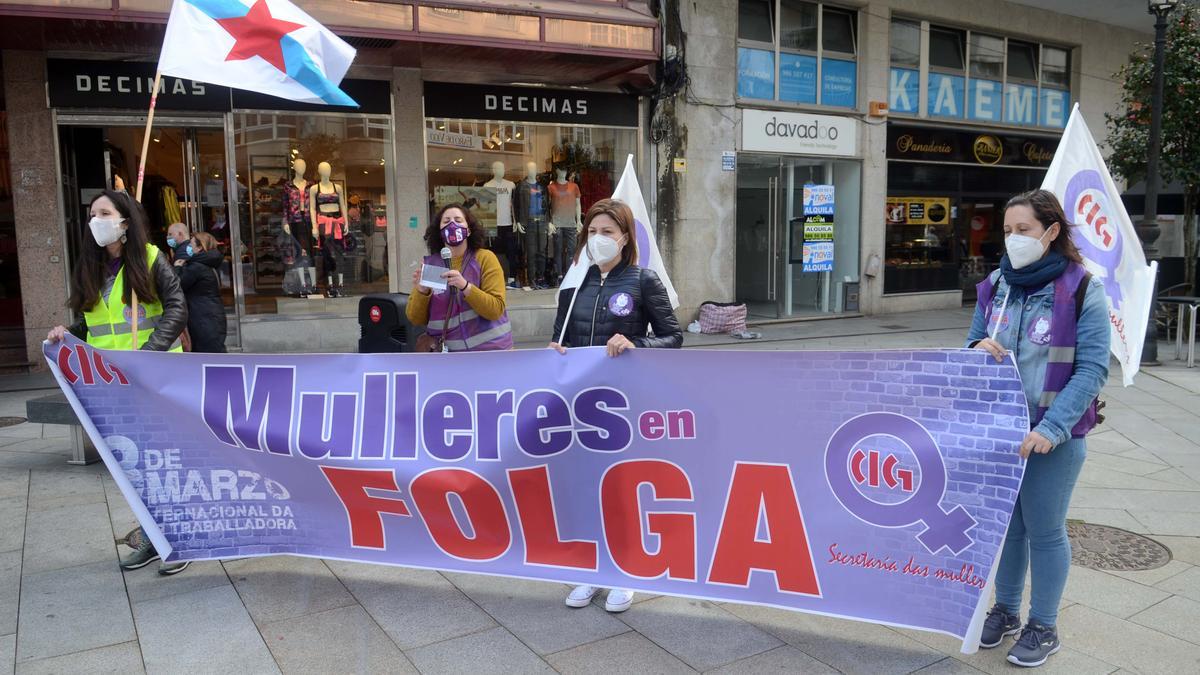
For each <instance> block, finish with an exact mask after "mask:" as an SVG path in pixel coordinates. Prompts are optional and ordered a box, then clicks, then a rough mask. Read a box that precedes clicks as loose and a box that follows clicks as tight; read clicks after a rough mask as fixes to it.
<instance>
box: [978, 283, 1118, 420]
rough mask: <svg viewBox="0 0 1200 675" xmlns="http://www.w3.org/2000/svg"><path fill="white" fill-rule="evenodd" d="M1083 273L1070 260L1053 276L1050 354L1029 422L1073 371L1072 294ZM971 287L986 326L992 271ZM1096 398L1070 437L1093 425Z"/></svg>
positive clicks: (1043, 413) (1038, 416)
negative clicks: (1033, 412) (1060, 271)
mask: <svg viewBox="0 0 1200 675" xmlns="http://www.w3.org/2000/svg"><path fill="white" fill-rule="evenodd" d="M1086 276H1087V270H1085V269H1084V268H1083V266H1082V265H1079V264H1077V263H1071V264H1070V265H1068V266H1067V271H1066V272H1063V273H1062V275H1061V276H1059V277H1058V278H1057V279H1055V280H1054V308H1053V309H1052V310H1051V315H1050V355H1049V359H1048V360H1047V363H1046V380H1045V382H1044V383H1043V384H1042V398H1041V400H1040V401H1038V406H1037V413H1036V414H1035V416H1034V420H1033V426H1036V425H1037V424H1038V422H1041V421H1042V418H1043V417H1045V416H1046V411H1047V410H1049V409H1050V406H1051V404H1053V403H1054V399H1055V398H1057V397H1058V394H1059V392H1061V391H1062V390H1063V387H1065V386H1067V382H1068V381H1070V379H1071V375H1072V374H1073V373H1074V372H1075V324H1076V317H1077V316H1078V312H1077V311H1076V308H1075V294H1076V291H1077V290H1078V288H1079V284H1081V283H1084V278H1085V277H1086ZM975 289H976V291H977V293H978V295H977V298H978V299H977V300H976V303H977V304H978V305H979V307H981V308H982V309H983V318H984V325H985V326H986V325H988V324H990V323H991V319H992V299H993V298H994V297H995V295H996V286H995V284H994V283H993V282H992V275H990V274H989V275H988V276H986V277H984V279H983V281H981V282H979V284H978V285H977V286H975ZM1099 400H1100V399H1098V398H1097V399H1095V400H1093V401H1092V403H1091V405H1089V406H1088V407H1087V410H1084V411H1083V416H1082V417H1080V418H1079V422H1077V423H1076V424H1075V426H1074V428H1072V429H1071V438H1083V437H1084V436H1087V434H1088V432H1089V431H1091V430H1092V429H1093V428H1094V427H1095V426H1096V404H1097V402H1098V401H1099Z"/></svg>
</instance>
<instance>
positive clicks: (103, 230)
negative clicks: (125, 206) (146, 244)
mask: <svg viewBox="0 0 1200 675" xmlns="http://www.w3.org/2000/svg"><path fill="white" fill-rule="evenodd" d="M123 222H125V219H124V218H92V219H91V221H89V222H88V227H90V228H91V229H92V237H94V238H95V239H96V243H97V244H99V245H101V246H108V245H109V244H111V243H114V242H116V241H117V240H119V239H120V238H121V237H123V236H125V228H123V227H121V223H123Z"/></svg>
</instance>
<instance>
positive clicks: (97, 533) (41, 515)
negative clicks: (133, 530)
mask: <svg viewBox="0 0 1200 675" xmlns="http://www.w3.org/2000/svg"><path fill="white" fill-rule="evenodd" d="M116 558H117V556H116V551H115V550H114V547H113V534H112V527H111V526H110V525H109V523H108V506H107V505H105V504H104V503H103V502H100V503H98V504H78V505H73V506H63V507H59V508H57V509H51V510H48V511H31V512H30V513H29V517H28V519H27V520H26V525H25V570H24V574H25V575H26V576H28V575H29V574H32V573H34V572H45V571H48V570H54V569H60V568H63V567H74V566H75V565H84V564H87V563H94V562H100V561H102V560H103V561H105V562H108V563H109V564H111V565H112V566H113V569H116V562H117V560H116Z"/></svg>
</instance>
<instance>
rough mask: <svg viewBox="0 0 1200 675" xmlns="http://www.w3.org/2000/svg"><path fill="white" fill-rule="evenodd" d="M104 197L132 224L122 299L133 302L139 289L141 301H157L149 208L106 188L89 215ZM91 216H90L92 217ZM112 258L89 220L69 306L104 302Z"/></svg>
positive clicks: (80, 310) (127, 237) (80, 307)
mask: <svg viewBox="0 0 1200 675" xmlns="http://www.w3.org/2000/svg"><path fill="white" fill-rule="evenodd" d="M101 197H107V198H108V200H109V201H111V202H112V203H113V206H115V207H116V209H117V213H120V214H121V217H122V218H124V219H125V223H126V225H127V226H128V227H127V229H126V230H125V246H124V248H123V249H122V250H121V258H122V260H121V262H122V263H123V264H124V267H125V282H124V286H125V288H124V292H123V293H122V296H121V300H122V301H124V303H125V305H126V306H129V305H131V304H133V303H132V299H131V295H130V292H131V291H133V290H136V291H137V294H138V302H157V301H158V295H157V294H156V293H155V291H154V284H152V283H151V282H150V266H149V265H148V264H147V261H146V220H147V219H146V211H145V209H143V208H142V205H141V204H139V203H137V202H135V201H134V200H133V197H130V196H129V194H128V193H126V192H117V191H116V190H104V191H103V192H101V193H100V194H98V195H96V197H95V198H94V199H92V202H91V204H89V205H88V213H89V214H90V213H91V206H92V204H95V203H96V200H98V199H100V198H101ZM90 218H91V216H90V215H89V220H90ZM108 261H109V256H108V250H107V249H106V248H105V247H103V246H100V245H99V244H97V243H96V239H95V238H94V237H92V233H91V228H90V227H89V226H88V225H87V224H86V223H85V224H84V230H83V237H82V242H81V244H80V246H79V259H78V260H76V261H75V275H74V278H73V279H72V281H71V297H70V299H68V300H67V307H70V308H71V310H73V311H75V312H78V313H83V312H86V311H88V310H90V309H91V308H93V307H95V306H96V303H97V302H99V301H100V289H101V288H103V287H104V280H105V279H106V278H107V277H108Z"/></svg>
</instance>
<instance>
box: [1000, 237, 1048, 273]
mask: <svg viewBox="0 0 1200 675" xmlns="http://www.w3.org/2000/svg"><path fill="white" fill-rule="evenodd" d="M1047 234H1050V230H1046V231H1045V232H1043V233H1042V236H1040V237H1038V238H1037V239H1034V238H1033V237H1030V236H1026V235H1024V234H1010V235H1008V236H1007V237H1005V238H1004V250H1005V251H1007V252H1008V262H1009V264H1011V265H1012V266H1013V269H1014V270H1019V269H1021V268H1022V267H1026V266H1028V265H1032V264H1033V263H1035V262H1037V261H1038V260H1040V259H1041V257H1042V256H1043V255H1044V254H1045V253H1046V249H1044V248H1042V240H1043V239H1045V238H1046V235H1047Z"/></svg>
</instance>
